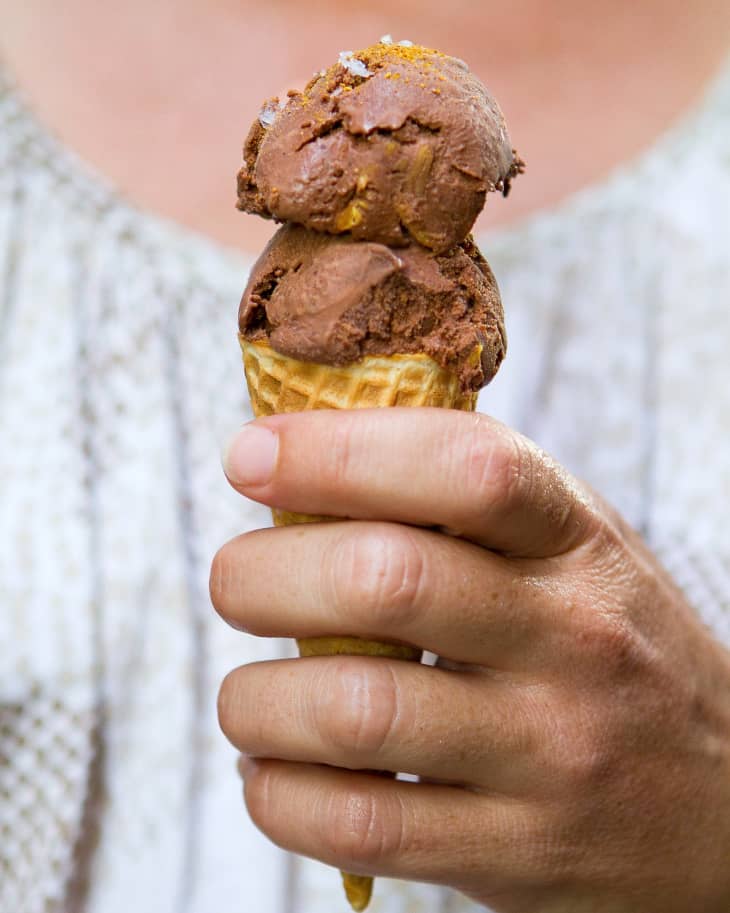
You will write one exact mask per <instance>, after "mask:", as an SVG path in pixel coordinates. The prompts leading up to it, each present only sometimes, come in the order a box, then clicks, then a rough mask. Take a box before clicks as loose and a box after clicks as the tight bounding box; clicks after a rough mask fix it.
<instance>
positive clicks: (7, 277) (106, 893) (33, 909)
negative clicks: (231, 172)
mask: <svg viewBox="0 0 730 913" xmlns="http://www.w3.org/2000/svg"><path fill="white" fill-rule="evenodd" d="M728 123H730V67H726V68H725V70H724V72H723V73H722V74H721V75H720V77H719V78H718V79H717V80H716V81H715V82H714V84H713V85H712V87H711V88H710V90H709V92H708V94H707V95H706V97H705V98H704V100H703V102H702V103H701V105H699V106H698V107H697V109H696V110H695V111H693V112H691V113H690V114H689V115H687V116H685V117H684V118H682V120H681V122H680V123H678V124H677V125H676V126H675V128H674V129H673V130H671V131H670V132H669V133H668V134H666V135H665V136H663V137H662V138H661V139H660V140H659V141H658V142H657V143H656V144H655V145H654V146H653V147H652V148H651V149H649V150H648V151H647V152H646V153H645V154H643V155H642V156H641V157H639V158H638V159H636V160H635V161H632V162H631V163H630V164H629V165H628V166H626V167H624V168H622V169H621V170H620V171H618V172H617V173H615V174H614V175H612V176H611V177H610V178H609V179H608V180H606V181H604V182H602V183H600V184H599V185H597V186H595V187H592V188H590V189H588V190H587V191H584V192H582V193H580V194H577V195H575V196H574V197H572V198H570V199H569V200H568V201H567V202H566V203H564V204H563V205H561V206H559V207H557V208H556V209H554V210H552V211H550V212H547V213H542V214H539V215H538V216H536V217H533V218H530V219H529V220H527V221H526V222H523V223H521V224H520V225H518V226H517V227H516V228H514V229H513V230H510V231H508V232H501V233H498V234H493V235H486V236H483V237H481V238H480V239H479V241H480V245H481V247H482V249H483V250H484V252H485V254H486V256H487V258H488V259H489V261H490V263H491V265H492V267H493V268H494V271H495V273H496V275H497V278H498V280H499V283H500V286H501V289H502V296H503V300H504V304H505V309H506V313H507V326H508V333H509V343H510V352H509V356H508V358H507V361H506V363H505V365H504V367H503V369H502V371H501V372H500V374H499V376H498V378H497V379H496V380H495V381H494V383H493V384H492V385H491V386H490V387H489V388H487V390H486V391H485V392H484V393H483V395H482V398H481V399H480V407H481V409H482V410H483V411H488V412H491V413H493V414H496V415H498V416H499V417H500V418H502V419H504V420H506V421H507V422H509V423H510V424H512V425H514V426H515V427H517V428H518V429H519V430H521V431H523V432H525V433H526V434H528V435H529V436H531V437H532V438H534V439H535V440H537V441H538V442H539V443H540V444H541V445H542V446H543V447H545V448H546V449H547V450H548V451H550V452H552V454H553V455H554V456H555V457H557V458H558V459H559V460H560V461H562V462H563V463H564V464H565V465H566V466H567V467H568V468H569V469H571V470H572V471H573V472H575V473H577V474H578V475H579V476H581V477H583V478H585V479H587V480H588V481H589V482H591V483H592V484H593V485H594V486H596V487H597V488H598V489H599V490H600V491H601V492H602V493H603V494H604V495H605V496H606V497H608V498H609V499H610V500H612V501H613V502H614V503H615V504H616V505H617V506H618V507H619V508H620V509H621V510H622V511H623V512H624V514H625V515H626V516H627V518H628V519H629V520H630V521H631V522H632V523H633V524H635V525H636V526H637V527H638V528H639V529H640V530H641V531H642V533H643V534H644V536H645V537H646V538H647V539H648V541H649V542H650V544H651V545H652V547H653V548H654V549H655V550H656V551H657V552H658V554H659V555H660V557H661V558H662V559H663V561H664V562H665V564H666V565H667V567H668V568H669V569H670V570H671V571H672V572H673V574H674V575H675V577H676V579H677V580H678V582H679V583H680V584H681V585H682V586H683V587H684V589H685V591H686V593H687V595H688V597H689V598H690V600H691V601H692V602H693V603H694V604H695V606H696V607H697V610H698V611H699V612H701V613H702V615H703V616H704V618H705V620H706V621H707V623H708V624H709V625H711V626H712V627H713V628H714V630H715V632H716V635H717V637H718V638H721V639H723V640H725V641H726V642H728V643H730V524H729V523H728V522H727V517H726V514H727V510H728V506H729V505H730V130H728ZM516 192H519V190H518V188H517V189H516ZM248 267H249V262H248V261H247V260H246V259H245V258H244V257H242V256H240V255H237V254H234V253H231V252H230V251H226V250H223V249H221V248H220V247H217V246H216V245H214V244H212V243H210V242H208V241H206V240H205V239H203V238H200V237H198V236H196V235H194V234H192V233H191V232H187V231H183V230H181V229H179V228H177V227H174V226H172V225H171V224H169V223H167V222H165V221H164V220H162V219H160V218H157V217H155V216H153V215H151V214H148V213H144V212H140V211H139V210H137V209H135V208H133V207H132V206H130V205H128V204H127V203H125V202H124V201H123V200H121V199H120V198H119V196H118V195H117V194H116V193H115V192H114V190H113V189H112V188H111V187H110V186H109V185H108V183H107V182H106V181H105V180H104V179H102V178H101V177H99V176H98V175H96V174H94V173H93V172H92V171H91V170H90V169H89V168H88V167H87V166H86V165H84V164H83V163H82V162H80V161H79V160H78V159H77V158H75V157H74V156H73V155H72V154H71V153H69V152H68V151H67V150H65V149H63V148H62V147H61V146H60V145H59V144H58V143H57V142H56V141H55V140H54V139H53V138H51V137H50V136H49V135H48V134H47V132H45V130H44V129H43V127H42V126H41V125H39V124H38V123H37V122H36V121H35V120H34V118H33V117H32V116H31V114H30V113H29V112H28V111H27V110H26V109H25V108H24V106H23V103H22V102H21V101H20V99H19V97H18V95H17V93H16V92H15V91H14V90H13V88H12V87H11V85H10V83H9V80H8V79H7V78H5V79H3V78H2V77H0V911H2V913H56V911H63V913H71V911H74V913H76V911H78V913H129V911H134V913H335V911H337V910H343V911H344V910H345V909H346V908H345V905H344V901H343V900H342V896H341V888H340V884H339V879H338V876H337V875H336V873H335V872H333V871H332V870H330V869H327V868H326V867H324V866H322V865H319V864H318V863H314V862H309V861H302V860H297V859H294V858H293V857H290V856H288V855H287V854H285V853H283V852H282V851H280V850H278V849H276V848H274V847H273V846H271V845H270V844H269V842H268V841H267V840H266V838H265V837H263V836H262V835H261V834H260V833H259V832H258V831H257V830H256V829H255V828H254V827H253V826H252V825H251V823H250V822H249V820H248V817H247V814H246V811H245V807H244V805H243V802H242V799H241V786H240V782H239V780H238V777H237V775H236V773H235V752H234V750H233V749H232V748H231V747H230V745H229V744H228V743H227V742H226V740H225V739H224V737H223V736H222V735H221V733H220V731H219V729H218V726H217V722H216V714H215V695H216V691H217V687H218V684H219V682H220V680H221V678H222V677H223V675H224V674H225V672H226V671H228V670H229V669H231V668H233V667H234V666H236V665H239V664H241V663H245V662H248V661H251V660H258V659H264V658H271V657H274V656H279V655H284V654H286V653H287V651H289V649H290V648H289V646H288V645H287V644H284V643H280V642H276V641H267V640H260V639H255V638H253V637H248V636H246V635H243V634H240V633H237V632H234V631H232V630H230V629H229V628H227V627H226V626H225V625H224V624H223V622H222V621H220V620H219V619H218V618H217V616H216V615H215V613H214V612H213V610H212V609H211V607H210V603H209V598H208V591H207V579H208V570H209V565H210V560H211V557H212V555H213V553H214V552H215V551H216V549H217V548H218V547H219V546H220V545H221V544H222V543H223V542H225V541H226V540H227V539H229V538H231V537H232V536H234V535H236V534H237V533H239V532H241V531H243V530H246V529H249V528H251V527H255V526H258V525H268V524H269V522H270V520H269V514H268V511H267V510H265V509H264V508H262V507H260V506H258V505H254V504H252V503H249V502H247V501H245V500H244V499H243V498H241V497H240V496H238V495H236V494H235V493H234V492H233V491H232V490H231V489H230V488H229V486H228V484H227V483H226V482H225V480H224V478H223V474H222V472H221V469H220V463H219V450H220V445H221V442H222V441H223V440H224V439H225V438H227V437H228V435H229V434H230V433H231V432H232V431H233V430H234V429H235V428H236V427H237V426H238V425H239V424H240V423H241V422H242V421H245V420H246V419H248V418H249V417H250V410H249V405H248V402H247V396H246V392H245V384H244V378H243V371H242V368H241V364H240V359H239V351H238V346H237V342H236V311H237V305H238V301H239V298H240V294H241V291H242V289H243V286H244V284H245V281H246V273H247V269H248ZM467 909H471V905H470V904H469V903H467V902H466V901H465V900H463V899H462V898H460V897H459V896H458V895H456V894H452V893H451V892H449V891H445V890H442V889H440V888H435V887H429V886H424V885H408V884H402V883H398V882H394V881H386V880H381V881H380V882H379V884H378V886H377V887H376V897H375V900H374V902H373V905H372V910H373V913H419V911H424V913H426V911H428V913H446V911H450V913H455V911H462V910H467Z"/></svg>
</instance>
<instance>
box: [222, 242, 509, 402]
mask: <svg viewBox="0 0 730 913" xmlns="http://www.w3.org/2000/svg"><path fill="white" fill-rule="evenodd" d="M239 329H240V332H241V333H242V335H243V336H244V338H246V339H248V340H250V341H252V342H255V341H261V340H263V341H266V342H268V343H269V345H270V346H271V347H272V348H273V349H275V350H276V351H278V352H281V353H282V354H284V355H288V356H290V357H292V358H296V359H299V360H300V361H313V362H319V363H322V364H330V365H344V364H349V363H351V362H355V361H358V360H359V359H360V358H362V357H363V356H364V355H395V354H399V355H400V354H408V353H421V352H422V353H425V354H427V355H430V356H431V358H433V360H434V361H436V362H437V363H438V364H439V365H441V366H442V367H443V368H447V369H449V370H450V371H452V372H453V373H454V374H456V375H457V376H458V378H459V383H460V386H461V389H462V390H464V391H476V390H479V389H480V388H481V387H483V386H484V385H485V384H487V383H489V381H490V380H491V379H492V377H493V376H494V375H495V374H496V372H497V369H498V367H499V365H500V363H501V361H502V358H503V357H504V353H505V348H506V340H505V333H504V323H503V314H502V304H501V302H500V298H499V291H498V289H497V284H496V282H495V279H494V276H493V275H492V271H491V270H490V268H489V266H488V264H487V262H486V260H485V259H484V258H483V257H482V255H481V254H480V253H479V251H478V249H477V248H476V246H475V245H474V244H473V242H472V241H471V239H468V240H466V241H463V242H462V243H461V244H459V245H457V246H455V247H453V248H452V249H451V250H450V251H448V252H447V253H445V254H441V255H434V254H433V253H431V252H429V251H427V250H424V249H423V248H421V247H419V246H418V245H412V246H411V247H407V248H397V249H392V248H389V247H386V246H384V245H382V244H377V243H374V242H367V241H361V242H357V241H354V240H353V239H352V238H351V237H349V236H345V237H335V238H333V237H331V236H328V235H324V234H319V233H317V232H313V231H309V230H308V229H306V228H302V227H301V226H292V225H287V226H284V227H283V228H281V229H279V231H278V232H277V233H276V235H274V237H273V239H272V240H271V241H270V242H269V245H268V246H267V248H266V249H265V250H264V252H263V254H262V255H261V257H260V258H259V260H258V262H257V263H256V265H255V266H254V268H253V271H252V274H251V278H250V280H249V284H248V287H247V288H246V290H245V292H244V294H243V299H242V301H241V307H240V311H239Z"/></svg>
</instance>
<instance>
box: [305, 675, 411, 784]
mask: <svg viewBox="0 0 730 913" xmlns="http://www.w3.org/2000/svg"><path fill="white" fill-rule="evenodd" d="M332 665H333V667H334V668H332V669H331V680H330V681H329V682H328V687H327V688H326V689H325V690H326V693H327V695H328V698H327V699H326V700H324V701H322V700H321V699H320V700H318V701H317V702H316V703H315V705H314V706H315V708H316V716H317V720H316V722H317V726H318V729H319V731H320V734H321V736H322V738H323V739H324V740H325V741H327V742H328V743H329V744H330V745H332V746H333V747H334V748H335V750H336V751H337V752H338V754H339V755H340V756H344V757H345V758H346V759H347V760H349V761H350V762H351V766H352V767H358V766H361V765H358V760H359V759H360V758H362V756H363V755H364V756H365V757H367V758H373V757H377V755H378V754H379V753H380V752H382V750H383V749H384V747H385V746H386V744H387V743H388V742H389V741H390V740H391V739H392V738H393V735H394V730H395V728H396V725H397V720H398V719H399V716H400V713H399V703H400V701H399V693H398V687H397V683H396V680H395V676H394V675H393V672H392V670H391V667H390V665H389V664H388V663H382V662H367V663H363V662H362V661H358V660H357V659H355V658H352V659H348V658H344V659H342V660H340V661H339V662H337V663H333V664H332Z"/></svg>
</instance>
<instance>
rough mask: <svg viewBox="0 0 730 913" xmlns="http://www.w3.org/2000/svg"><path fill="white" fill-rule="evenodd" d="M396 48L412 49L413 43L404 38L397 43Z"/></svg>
mask: <svg viewBox="0 0 730 913" xmlns="http://www.w3.org/2000/svg"><path fill="white" fill-rule="evenodd" d="M398 46H399V47H401V48H412V47H413V42H412V41H409V40H408V39H407V38H404V39H403V41H399V42H398Z"/></svg>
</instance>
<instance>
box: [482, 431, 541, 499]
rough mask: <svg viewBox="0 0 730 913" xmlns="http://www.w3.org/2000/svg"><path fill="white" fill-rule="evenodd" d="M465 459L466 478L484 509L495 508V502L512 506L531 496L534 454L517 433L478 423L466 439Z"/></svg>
mask: <svg viewBox="0 0 730 913" xmlns="http://www.w3.org/2000/svg"><path fill="white" fill-rule="evenodd" d="M466 459H467V466H466V474H465V482H466V484H467V486H468V489H469V494H470V497H472V498H475V499H476V504H477V506H478V509H479V510H480V511H481V512H483V513H488V512H490V511H493V509H494V505H495V503H498V504H499V505H500V506H501V507H502V508H507V509H509V508H510V507H511V506H512V505H514V504H518V503H521V502H522V501H523V500H525V499H526V498H528V497H529V494H530V491H531V488H532V484H533V469H534V459H535V457H534V454H533V452H532V450H531V448H530V447H529V446H528V444H527V442H526V441H524V440H523V439H522V438H521V437H519V436H518V435H516V434H511V433H495V430H494V429H493V428H490V427H488V426H483V425H476V426H475V427H474V428H473V429H472V432H471V435H470V438H469V440H468V441H467V447H466Z"/></svg>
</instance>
